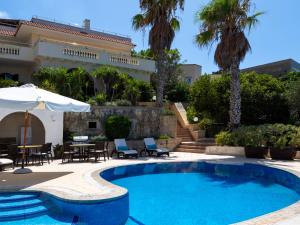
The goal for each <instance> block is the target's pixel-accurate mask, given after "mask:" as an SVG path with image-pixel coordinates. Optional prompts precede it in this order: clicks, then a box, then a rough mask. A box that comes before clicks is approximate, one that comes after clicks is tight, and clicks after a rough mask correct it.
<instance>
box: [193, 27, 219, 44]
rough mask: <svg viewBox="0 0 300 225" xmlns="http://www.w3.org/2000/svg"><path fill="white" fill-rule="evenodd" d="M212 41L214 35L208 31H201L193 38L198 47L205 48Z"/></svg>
mask: <svg viewBox="0 0 300 225" xmlns="http://www.w3.org/2000/svg"><path fill="white" fill-rule="evenodd" d="M214 40H215V37H214V33H213V32H212V31H210V30H206V31H202V32H200V33H199V34H197V35H196V37H195V41H196V43H197V44H198V45H199V46H200V47H207V46H209V45H210V44H211V43H212V42H214Z"/></svg>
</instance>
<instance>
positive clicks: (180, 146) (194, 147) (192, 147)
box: [178, 145, 206, 149]
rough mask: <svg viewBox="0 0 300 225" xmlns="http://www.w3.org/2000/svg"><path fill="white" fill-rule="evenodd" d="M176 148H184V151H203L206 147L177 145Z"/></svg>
mask: <svg viewBox="0 0 300 225" xmlns="http://www.w3.org/2000/svg"><path fill="white" fill-rule="evenodd" d="M178 148H186V149H205V148H206V146H193V145H179V146H178Z"/></svg>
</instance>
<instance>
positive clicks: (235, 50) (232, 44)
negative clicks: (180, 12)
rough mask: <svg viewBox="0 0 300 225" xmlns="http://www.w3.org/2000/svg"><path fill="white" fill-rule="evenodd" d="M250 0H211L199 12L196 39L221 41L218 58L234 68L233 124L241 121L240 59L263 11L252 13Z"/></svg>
mask: <svg viewBox="0 0 300 225" xmlns="http://www.w3.org/2000/svg"><path fill="white" fill-rule="evenodd" d="M251 8H252V5H251V1H250V0H211V1H210V2H209V3H208V4H207V5H206V6H205V7H203V8H202V9H201V10H200V11H199V12H198V13H197V20H198V21H199V22H200V23H201V25H200V32H199V34H197V35H196V42H197V43H198V44H199V46H200V47H207V46H211V45H212V44H214V43H217V47H216V50H215V55H214V60H215V62H216V64H217V65H218V66H219V67H220V69H222V70H223V71H224V72H230V74H231V83H230V110H229V117H230V124H229V126H230V128H231V129H235V128H236V127H238V126H239V125H240V121H241V93H240V92H241V89H240V69H239V67H240V63H241V62H242V61H243V60H244V58H245V56H246V54H247V52H248V51H250V50H251V46H250V44H249V42H248V39H247V37H246V35H245V33H244V32H245V30H246V29H249V31H250V30H251V28H252V27H253V26H254V25H256V24H257V22H258V19H257V17H258V16H260V15H261V14H262V12H258V13H254V14H253V15H249V14H250V13H251V11H252V10H251Z"/></svg>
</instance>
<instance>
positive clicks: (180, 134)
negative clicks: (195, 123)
mask: <svg viewBox="0 0 300 225" xmlns="http://www.w3.org/2000/svg"><path fill="white" fill-rule="evenodd" d="M177 138H181V139H182V141H184V142H191V141H194V139H193V136H192V135H191V133H190V130H189V129H188V128H184V127H182V126H181V124H180V123H179V122H177Z"/></svg>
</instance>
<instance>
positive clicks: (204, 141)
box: [175, 122, 215, 153]
mask: <svg viewBox="0 0 300 225" xmlns="http://www.w3.org/2000/svg"><path fill="white" fill-rule="evenodd" d="M177 138H181V139H182V141H181V143H180V144H179V145H178V146H177V147H176V149H175V151H177V152H192V153H204V152H205V148H206V147H207V146H214V145H215V140H214V138H198V139H197V140H194V138H193V136H192V135H191V133H190V130H189V129H188V128H184V127H182V126H181V124H180V123H179V122H178V123H177Z"/></svg>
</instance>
